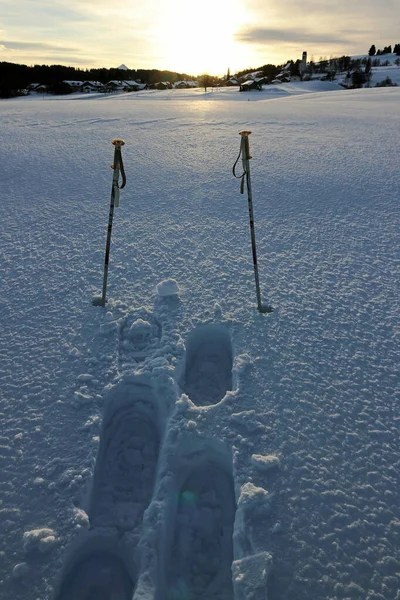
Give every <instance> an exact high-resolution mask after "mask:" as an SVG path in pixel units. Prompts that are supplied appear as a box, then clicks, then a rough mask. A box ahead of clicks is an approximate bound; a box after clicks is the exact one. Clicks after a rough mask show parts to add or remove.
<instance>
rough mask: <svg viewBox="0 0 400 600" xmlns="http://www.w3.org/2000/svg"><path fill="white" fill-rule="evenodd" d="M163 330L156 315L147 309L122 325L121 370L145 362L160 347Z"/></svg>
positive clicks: (120, 344)
mask: <svg viewBox="0 0 400 600" xmlns="http://www.w3.org/2000/svg"><path fill="white" fill-rule="evenodd" d="M161 333H162V328H161V325H160V324H159V322H158V321H157V319H156V318H155V317H154V315H153V314H152V313H151V312H150V311H148V310H147V309H145V308H142V309H141V310H140V311H138V312H137V313H135V315H134V316H133V318H132V317H130V318H129V317H126V318H125V319H123V322H122V324H121V325H120V343H119V356H118V362H119V368H120V369H121V370H127V369H129V368H131V367H135V365H136V364H137V363H138V362H142V361H144V360H145V359H146V358H147V357H148V356H150V355H152V354H154V352H155V351H156V350H157V349H158V348H159V347H160V340H161Z"/></svg>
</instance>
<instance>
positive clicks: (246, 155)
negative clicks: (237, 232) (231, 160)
mask: <svg viewBox="0 0 400 600" xmlns="http://www.w3.org/2000/svg"><path fill="white" fill-rule="evenodd" d="M245 133H247V132H245ZM242 157H243V158H242V160H243V168H244V171H245V174H246V187H247V199H248V205H249V219H250V235H251V248H252V252H253V266H254V279H255V282H256V295H257V308H258V310H261V308H262V304H261V292H260V278H259V275H258V263H257V248H256V232H255V229H254V213H253V195H252V191H251V177H250V158H251V156H250V145H249V138H248V135H242Z"/></svg>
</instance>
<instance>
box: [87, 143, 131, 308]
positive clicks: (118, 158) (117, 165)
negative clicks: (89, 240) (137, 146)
mask: <svg viewBox="0 0 400 600" xmlns="http://www.w3.org/2000/svg"><path fill="white" fill-rule="evenodd" d="M111 143H112V145H113V146H114V162H113V164H112V165H111V168H112V169H113V170H114V173H113V180H112V186H111V200H110V213H109V216H108V229H107V241H106V253H105V257H104V276H103V293H102V295H101V297H97V298H94V300H93V304H95V305H97V306H105V304H106V292H107V278H108V264H109V260H110V246H111V232H112V226H113V218H114V207H118V206H119V190H122V188H124V187H125V185H126V176H125V169H124V163H123V162H122V154H121V147H122V146H123V145H124V144H125V142H124V141H123V140H120V139H114V140H112V142H111ZM120 173H121V176H122V184H121V186H120V185H119V183H118V181H119V174H120Z"/></svg>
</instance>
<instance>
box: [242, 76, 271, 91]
mask: <svg viewBox="0 0 400 600" xmlns="http://www.w3.org/2000/svg"><path fill="white" fill-rule="evenodd" d="M263 83H265V78H264V77H260V78H257V79H247V80H246V81H243V83H241V84H240V88H239V92H249V91H250V90H262V86H263Z"/></svg>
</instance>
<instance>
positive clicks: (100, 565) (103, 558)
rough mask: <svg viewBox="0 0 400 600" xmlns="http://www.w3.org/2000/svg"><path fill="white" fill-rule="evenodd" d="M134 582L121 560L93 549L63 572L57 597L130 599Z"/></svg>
mask: <svg viewBox="0 0 400 600" xmlns="http://www.w3.org/2000/svg"><path fill="white" fill-rule="evenodd" d="M132 593H133V583H132V581H131V579H130V577H129V574H128V572H127V570H126V569H125V567H124V565H123V563H122V561H121V560H119V559H118V558H117V557H116V556H114V555H113V554H110V553H107V552H94V553H92V554H90V555H89V556H87V557H85V558H83V559H82V560H81V561H80V562H78V563H76V564H75V565H74V566H73V567H72V569H71V570H70V571H69V572H68V573H67V574H66V576H65V578H64V581H63V584H62V587H61V590H60V593H59V595H58V597H57V598H58V600H131V598H132Z"/></svg>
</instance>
